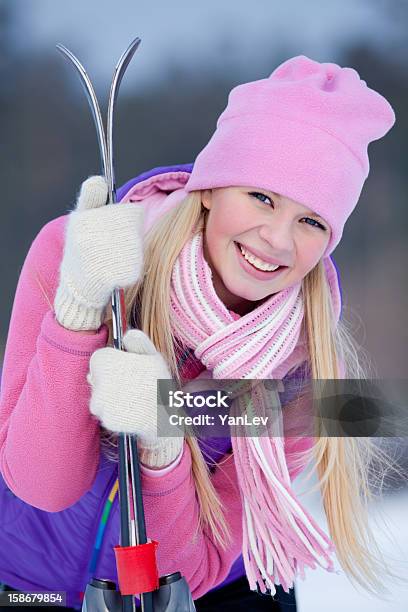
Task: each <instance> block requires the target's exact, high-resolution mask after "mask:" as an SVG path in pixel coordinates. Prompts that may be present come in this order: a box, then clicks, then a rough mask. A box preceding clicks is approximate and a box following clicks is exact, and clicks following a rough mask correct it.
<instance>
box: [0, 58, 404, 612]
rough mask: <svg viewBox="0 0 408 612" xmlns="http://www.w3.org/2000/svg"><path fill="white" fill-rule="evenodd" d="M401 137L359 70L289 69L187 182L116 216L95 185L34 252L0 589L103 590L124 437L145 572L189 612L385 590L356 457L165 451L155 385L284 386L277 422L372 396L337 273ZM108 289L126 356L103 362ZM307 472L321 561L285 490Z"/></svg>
mask: <svg viewBox="0 0 408 612" xmlns="http://www.w3.org/2000/svg"><path fill="white" fill-rule="evenodd" d="M394 121H395V116H394V112H393V110H392V108H391V106H390V104H389V103H388V102H387V100H385V98H384V97H382V96H381V95H380V94H379V93H377V92H376V91H374V90H372V89H370V88H369V87H368V86H367V85H366V83H365V81H363V80H361V79H360V77H359V75H358V73H357V72H356V71H355V70H353V69H351V68H341V67H340V66H338V65H336V64H333V63H319V62H316V61H313V60H311V59H309V58H307V57H305V56H297V57H294V58H291V59H289V60H287V61H286V62H284V63H283V64H281V65H280V66H278V68H276V70H274V72H273V73H272V74H271V76H270V77H269V78H266V79H262V80H259V81H255V82H250V83H245V84H243V85H240V86H238V87H236V88H234V89H233V90H232V91H231V93H230V96H229V100H228V105H227V107H226V109H225V110H224V112H223V113H222V115H221V116H220V118H219V119H218V122H217V128H216V130H215V133H214V135H213V136H212V138H211V139H210V141H209V143H208V144H207V146H206V147H205V148H204V149H203V151H201V153H200V154H199V155H198V157H197V159H196V161H195V163H194V165H193V166H192V165H183V166H174V167H169V168H156V169H155V170H153V171H151V172H149V173H146V174H144V175H141V176H139V177H138V178H137V179H136V180H132V181H130V182H129V183H128V184H126V185H125V186H124V187H123V188H122V189H121V190H120V193H119V196H120V200H121V202H120V203H119V204H112V205H105V202H106V194H107V192H106V185H105V183H104V181H103V179H102V178H101V177H92V178H90V179H88V180H87V181H86V182H85V183H84V184H83V186H82V189H81V193H80V196H79V199H78V203H77V206H76V208H75V210H73V211H72V212H71V213H70V214H69V215H64V216H62V217H59V218H58V219H55V220H53V221H51V222H50V223H48V224H47V225H46V226H45V227H44V228H43V229H42V230H41V232H40V233H39V234H38V236H37V237H36V239H35V241H34V242H33V244H32V246H31V248H30V251H29V253H28V255H27V258H26V261H25V263H24V266H23V269H22V272H21V276H20V279H19V284H18V287H17V291H16V297H15V301H14V306H13V312H12V316H11V321H10V329H9V336H8V341H7V346H6V353H5V360H4V370H3V379H2V389H1V391H2V395H1V412H0V418H1V420H0V426H1V429H0V458H1V464H0V465H1V473H2V476H3V478H4V483H5V484H4V486H3V487H2V488H1V489H0V491H1V492H0V497H1V500H0V501H1V508H2V510H1V513H2V517H3V516H4V517H5V518H4V520H3V518H2V521H1V525H2V527H1V529H2V532H1V535H0V539H1V542H0V547H1V546H7V549H8V550H9V557H8V558H7V559H4V558H3V559H1V560H0V579H1V580H3V582H5V583H6V584H8V585H11V586H12V587H14V588H16V589H22V590H33V588H34V587H38V585H44V588H47V589H49V590H52V589H55V590H57V589H58V590H65V591H67V594H68V599H67V605H70V606H73V607H79V605H80V600H81V592H83V590H84V588H85V586H86V584H87V582H88V580H89V578H90V577H91V576H92V575H95V576H99V577H105V578H111V579H113V580H116V579H117V576H116V568H115V559H114V553H113V547H114V546H115V545H117V543H118V539H119V519H118V506H117V497H115V491H116V490H115V482H116V477H117V466H116V463H115V459H116V457H117V432H123V431H125V432H132V433H136V434H137V435H138V440H139V452H140V459H141V462H142V479H143V494H144V506H145V513H146V522H147V532H148V535H149V537H150V538H152V539H155V540H158V541H159V548H158V563H159V571H160V573H161V574H164V573H169V572H172V571H176V570H180V571H181V572H182V573H183V575H184V576H185V577H186V579H187V581H188V583H189V585H190V588H191V591H192V593H193V597H194V599H195V600H196V605H197V610H217V609H219V607H220V606H221V605H222V607H223V609H224V610H230V609H231V610H232V609H234V610H239V609H241V608H242V609H244V607H245V609H247V608H250V609H251V610H263V609H268V610H271V609H276V610H284V609H285V607H284V606H285V603H284V598H285V597H287V594H288V593H289V594H290V593H291V590H290V589H291V587H292V586H293V583H294V579H295V578H296V577H297V576H301V577H302V576H303V573H304V569H305V568H306V567H316V564H317V563H318V564H320V565H322V566H323V567H326V568H327V569H328V570H331V569H332V559H331V553H332V552H333V550H335V551H336V553H337V556H338V558H339V560H340V562H341V564H342V566H343V568H344V570H345V571H346V572H347V574H348V575H349V576H350V577H351V578H352V579H354V580H356V581H357V582H358V583H360V584H362V585H363V586H365V587H366V588H368V589H374V590H375V589H378V588H380V587H379V585H380V586H381V577H382V576H383V575H384V568H383V566H382V565H380V563H379V562H378V559H377V556H376V554H375V547H374V549H373V545H372V542H373V541H374V540H373V539H372V537H371V534H370V531H369V526H368V523H367V513H366V505H367V501H368V498H369V488H368V481H367V478H368V476H367V474H368V466H369V463H370V459H371V458H372V457H373V456H374V455H375V454H377V453H378V452H379V451H376V450H375V447H374V446H373V445H372V444H371V443H370V439H366V438H360V439H352V438H328V437H319V436H316V437H301V436H297V437H289V436H286V437H285V436H275V435H272V436H270V437H265V436H263V437H259V438H252V439H251V440H249V439H246V440H245V439H241V438H235V437H233V436H231V438H229V439H218V440H216V441H214V440H212V442H211V444H210V443H209V442H208V441H206V440H200V439H197V438H194V437H192V436H184V435H183V434H182V433H180V435H179V436H176V437H174V436H173V437H167V438H166V437H158V436H157V406H156V385H157V380H158V379H161V378H170V377H174V378H175V379H176V380H178V381H179V382H181V383H183V384H184V383H186V382H188V381H191V380H193V379H194V380H197V379H199V378H213V379H217V378H218V379H220V378H224V379H227V378H238V379H246V378H249V379H257V378H260V379H268V378H273V379H281V380H282V381H283V388H284V392H283V393H282V394H281V404H282V406H283V407H284V409H285V407H287V406H288V405H289V404H290V402H291V399H292V398H291V397H290V393H289V394H288V393H287V389H289V388H290V382H291V381H293V380H295V381H301V382H302V381H308V380H314V379H338V378H347V377H351V378H359V377H364V376H366V372H365V370H364V368H363V364H362V363H360V361H359V357H358V352H357V350H356V347H355V344H354V342H353V339H352V338H351V336H350V334H349V333H348V331H347V325H346V323H345V321H344V320H343V319H341V317H340V315H341V295H340V287H339V279H338V275H337V272H336V269H335V266H334V264H333V261H332V259H331V258H330V254H331V253H332V252H333V250H334V249H335V247H336V246H337V245H338V244H339V242H340V239H341V236H342V232H343V227H344V224H345V222H346V220H347V218H348V217H349V216H350V214H351V213H352V211H353V210H354V208H355V206H356V204H357V202H358V199H359V196H360V193H361V190H362V187H363V184H364V182H365V179H366V178H367V176H368V172H369V162H368V156H367V147H368V144H369V143H370V142H372V141H373V140H376V139H379V138H381V137H382V136H384V135H385V134H386V133H387V132H388V130H389V129H390V128H391V127H392V125H393V124H394ZM276 266H278V267H277V268H276ZM115 287H123V288H124V289H125V303H126V312H127V315H128V324H129V328H130V329H129V331H128V332H127V333H126V335H125V337H124V344H125V348H126V351H117V350H115V349H113V348H112V347H111V340H112V316H111V312H110V307H109V302H110V296H111V292H112V290H113V289H114V288H115ZM285 390H286V391H285ZM261 403H262V402H261ZM261 408H262V406H261ZM284 413H285V410H284ZM100 442H101V444H100ZM256 458H257V459H256ZM311 458H313V459H314V461H315V464H316V468H317V473H318V475H319V481H320V485H321V491H322V496H323V503H324V508H325V511H326V515H327V520H328V526H329V530H330V536H331V539H329V538H328V536H327V535H326V534H324V533H323V532H322V531H321V530H320V529H319V528H318V526H317V525H316V524H315V523H314V521H313V518H312V517H310V516H309V515H308V514H307V513H306V511H305V510H304V509H303V508H302V506H301V504H300V502H299V500H297V499H296V496H295V495H294V493H293V491H292V489H291V481H293V479H294V478H295V477H296V475H297V474H298V473H299V472H300V471H301V470H303V469H304V468H305V466H306V464H307V463H308V462H309V461H310V460H311ZM255 459H256V460H255ZM257 461H258V463H257ZM13 494H14V495H13ZM112 500H113V504H112V503H111V502H112ZM109 508H111V512H110V514H109V517H108V520H107V521H106V512H107V509H109ZM104 513H105V522H104V524H103V525H102V523H101V522H100V518H101V516H102V514H104ZM95 539H96V540H97V544H95ZM27 543H28V544H27ZM274 585H278V586H277V590H276V594H275V595H274V593H275V587H274ZM257 590H258V591H260V592H263V593H265V592H266V591H269V595H263V596H260V595H259V594H258V593H257ZM271 595H272V596H273V603H271ZM289 600H290V598H289ZM291 603H292V607H291V609H292V610H293V609H294V601H293V598H292V600H291ZM289 604H290V601H289ZM271 605H272V606H274V607H271ZM240 606H241V607H240Z"/></svg>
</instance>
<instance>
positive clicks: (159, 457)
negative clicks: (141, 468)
mask: <svg viewBox="0 0 408 612" xmlns="http://www.w3.org/2000/svg"><path fill="white" fill-rule="evenodd" d="M183 442H184V438H183V437H174V438H157V440H155V442H154V443H153V444H149V445H147V444H146V442H145V441H143V443H142V442H140V444H138V451H139V459H140V462H141V463H143V464H144V465H146V466H148V467H151V468H162V467H166V466H167V465H169V464H170V463H172V462H173V461H174V460H175V459H176V458H177V457H178V456H179V455H180V454H181V452H182V451H183Z"/></svg>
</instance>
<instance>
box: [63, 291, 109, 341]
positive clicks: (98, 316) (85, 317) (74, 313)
mask: <svg viewBox="0 0 408 612" xmlns="http://www.w3.org/2000/svg"><path fill="white" fill-rule="evenodd" d="M105 308H106V307H103V308H94V307H92V306H86V305H85V304H80V303H79V302H78V300H77V299H76V298H75V297H74V296H73V295H72V293H71V292H70V291H69V290H68V289H67V288H66V287H65V285H64V283H62V282H61V283H60V285H59V287H58V289H57V292H56V294H55V299H54V311H55V318H56V319H57V321H58V323H60V325H62V326H63V327H65V328H66V329H72V330H73V331H80V330H92V329H94V330H97V329H99V328H100V326H101V325H102V322H103V319H104V313H105Z"/></svg>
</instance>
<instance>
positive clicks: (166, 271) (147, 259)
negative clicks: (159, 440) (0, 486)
mask: <svg viewBox="0 0 408 612" xmlns="http://www.w3.org/2000/svg"><path fill="white" fill-rule="evenodd" d="M206 212H207V211H206V210H205V209H204V207H202V204H201V192H200V191H196V192H192V193H190V194H189V195H188V196H187V197H186V198H185V199H184V200H183V201H182V202H181V203H180V204H179V205H178V206H176V207H175V208H173V209H172V210H170V211H169V212H168V213H166V214H165V215H163V216H162V217H161V218H160V220H159V221H158V222H157V223H156V224H154V226H153V227H152V228H151V229H150V231H149V232H148V234H147V236H146V238H145V251H144V252H145V256H144V267H143V271H142V275H141V278H140V281H139V282H138V283H137V284H135V285H134V286H132V287H129V288H127V289H125V292H124V294H125V308H126V317H127V325H128V327H129V328H131V327H138V328H139V329H142V330H143V331H144V332H145V333H146V334H147V335H148V336H149V337H150V338H151V340H152V341H153V343H154V344H155V346H156V348H157V350H158V351H159V352H160V353H161V354H162V355H163V356H164V357H165V359H166V361H167V364H168V366H169V369H170V371H171V374H172V376H173V377H174V378H175V379H176V380H177V381H178V382H180V376H179V372H178V367H177V358H176V347H177V346H179V345H178V341H177V339H176V338H175V337H174V336H173V335H172V332H171V326H170V307H169V304H170V296H169V292H170V279H171V272H172V268H173V265H174V262H175V260H176V258H177V256H178V255H179V253H180V251H181V249H182V247H183V246H184V244H185V243H186V242H187V240H188V239H189V237H190V236H191V235H192V233H194V232H199V231H201V230H202V229H203V228H204V227H205V215H206ZM302 292H303V296H304V305H305V317H304V322H303V325H304V328H303V329H304V331H305V333H306V338H307V343H308V351H309V367H310V374H311V377H312V379H332V380H333V379H339V378H341V377H342V374H343V375H344V378H355V379H356V378H368V377H369V376H370V375H371V372H370V365H369V363H368V359H367V358H366V356H365V354H364V352H363V351H362V350H361V347H359V346H358V345H357V343H356V341H355V340H354V339H353V337H352V334H351V332H350V331H349V329H348V324H347V322H345V321H344V317H343V319H342V320H341V321H340V322H338V323H337V324H336V322H335V318H334V313H333V308H332V301H331V296H330V288H329V285H328V282H327V279H326V274H325V270H324V264H323V262H322V261H320V262H319V263H318V264H317V265H316V266H315V268H314V269H313V270H311V272H309V274H307V276H306V277H305V278H304V279H303V281H302ZM104 322H105V323H106V324H107V325H108V328H109V341H108V343H109V344H111V343H112V312H111V307H110V305H109V306H108V309H107V312H106V317H105V321H104ZM340 363H342V364H343V372H341V368H340ZM186 443H187V444H188V446H189V448H190V451H191V457H192V472H193V477H194V482H195V487H196V491H197V497H198V501H199V524H198V526H197V531H198V530H199V529H203V530H207V529H208V530H210V532H211V533H212V535H213V537H214V539H215V540H216V541H217V543H218V545H219V546H220V547H221V548H223V549H225V548H226V547H227V546H228V543H229V542H230V540H231V533H230V530H229V527H228V524H227V521H226V519H225V516H224V512H223V510H224V508H223V505H222V503H221V500H220V499H219V497H218V495H217V492H216V490H215V488H214V486H213V484H212V482H211V477H210V476H211V474H210V470H209V467H208V465H207V463H206V461H205V459H204V455H203V453H204V451H203V452H202V451H201V450H200V447H199V446H198V442H197V440H196V439H195V438H194V437H192V436H189V437H187V438H186ZM101 444H102V447H103V450H104V452H105V454H106V455H107V456H108V457H109V458H110V459H112V460H117V435H116V434H114V433H112V432H110V431H108V430H105V429H104V428H103V427H101ZM204 454H205V453H204ZM299 458H300V461H301V463H302V465H305V463H306V462H308V461H309V460H311V459H313V458H314V463H315V468H314V469H315V470H316V471H317V474H318V479H319V484H318V486H319V487H320V490H321V494H322V500H323V506H324V510H325V514H326V517H327V522H328V527H329V531H330V536H331V538H332V540H333V542H334V544H335V547H336V552H337V557H338V559H339V561H340V564H341V565H342V567H343V569H344V571H345V572H346V574H347V575H348V577H349V578H350V579H351V580H352V582H356V583H358V584H360V585H361V586H362V587H363V588H365V589H367V590H368V591H371V592H373V593H375V594H377V595H379V594H380V593H381V592H384V590H385V589H384V585H383V583H382V580H381V578H382V577H383V576H384V574H385V573H388V574H389V575H392V576H394V577H395V575H394V574H392V572H391V571H389V570H387V569H386V568H385V565H384V562H383V561H381V562H380V555H379V551H378V547H377V545H376V544H375V538H374V536H373V534H372V531H371V529H370V526H369V522H368V503H369V501H371V500H372V499H373V492H372V491H371V487H370V470H371V469H372V466H373V464H374V463H375V462H376V461H377V462H378V468H377V469H378V470H380V472H381V478H380V479H381V481H383V475H384V474H385V473H386V471H387V470H389V469H395V468H394V464H393V463H392V462H391V460H390V459H389V457H388V456H386V454H385V453H384V452H383V451H382V450H381V449H380V448H379V447H378V446H377V445H376V444H375V443H374V441H373V440H372V439H371V438H333V437H324V436H322V437H320V436H319V437H317V438H316V439H315V443H314V445H313V447H312V448H311V449H310V450H309V451H303V452H302V453H300V454H299V455H298V459H299ZM218 465H220V464H219V463H218ZM396 471H397V470H396ZM380 472H377V473H380ZM398 473H399V472H398Z"/></svg>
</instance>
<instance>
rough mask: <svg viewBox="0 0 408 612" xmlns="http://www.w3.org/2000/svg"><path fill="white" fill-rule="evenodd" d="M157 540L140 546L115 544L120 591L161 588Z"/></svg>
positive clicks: (134, 593)
mask: <svg viewBox="0 0 408 612" xmlns="http://www.w3.org/2000/svg"><path fill="white" fill-rule="evenodd" d="M158 544H159V543H158V542H156V540H152V541H151V542H148V543H147V544H139V545H138V546H114V547H113V550H114V551H115V556H116V569H117V572H118V580H119V591H120V592H121V594H122V595H137V594H140V593H148V592H150V591H155V590H156V589H158V588H159V573H158V570H157V560H156V549H157V546H158Z"/></svg>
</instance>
